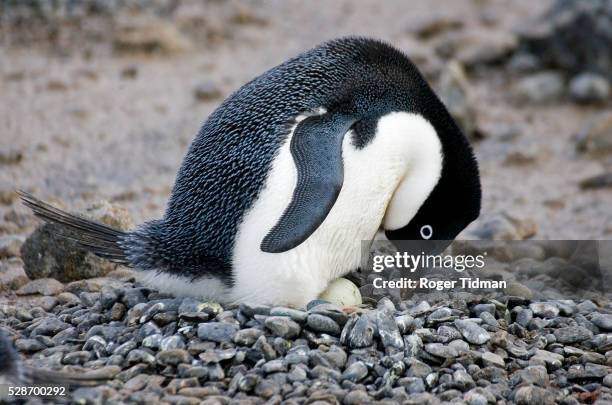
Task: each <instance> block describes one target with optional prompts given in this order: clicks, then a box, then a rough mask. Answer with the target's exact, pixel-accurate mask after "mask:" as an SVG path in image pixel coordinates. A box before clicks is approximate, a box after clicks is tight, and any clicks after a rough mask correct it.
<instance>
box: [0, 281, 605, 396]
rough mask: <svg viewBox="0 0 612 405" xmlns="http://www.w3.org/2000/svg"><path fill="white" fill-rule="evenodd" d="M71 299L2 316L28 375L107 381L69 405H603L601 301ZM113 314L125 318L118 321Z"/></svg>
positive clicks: (126, 289)
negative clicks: (346, 306)
mask: <svg viewBox="0 0 612 405" xmlns="http://www.w3.org/2000/svg"><path fill="white" fill-rule="evenodd" d="M60 284H61V283H60ZM62 287H64V286H63V285H62ZM90 287H91V288H93V289H96V287H95V286H93V285H91V286H90ZM60 290H61V291H62V292H58V293H57V294H56V295H55V296H46V297H44V298H46V299H49V298H57V297H58V296H60V295H61V294H65V292H63V290H65V288H61V289H58V291H60ZM87 294H99V295H97V296H95V297H97V299H84V297H88V295H87ZM79 297H80V299H77V300H74V299H71V300H67V299H56V301H57V302H55V303H54V305H52V306H49V309H48V310H44V309H41V308H40V307H38V306H35V303H37V302H39V301H37V299H40V298H38V297H32V298H31V300H32V301H31V302H32V306H31V307H27V306H23V305H18V306H5V307H3V308H2V309H1V311H0V320H1V321H2V324H3V325H6V326H5V327H6V328H8V329H10V330H12V332H13V333H11V334H12V335H14V336H17V337H18V338H17V339H16V340H15V347H16V348H17V350H18V351H19V352H20V353H21V355H22V356H23V357H24V358H25V359H26V360H25V361H26V364H31V365H33V366H35V367H43V368H53V369H64V370H65V371H69V372H74V371H75V370H79V371H78V373H79V374H81V375H82V374H84V373H85V374H86V373H102V374H103V375H105V378H108V379H109V380H111V381H109V383H108V384H105V385H103V386H99V387H81V388H78V387H73V388H72V390H71V394H70V395H71V398H72V399H73V400H75V401H76V400H79V401H81V400H82V401H91V402H104V401H107V402H120V401H123V402H138V401H146V400H150V401H158V400H160V399H161V400H163V401H166V402H171V401H174V402H178V403H192V402H193V403H197V402H199V401H204V400H207V401H210V402H211V403H212V402H220V403H228V402H229V401H231V400H235V401H249V400H254V399H256V398H259V399H256V402H260V401H261V400H262V399H263V400H271V401H276V402H278V401H282V400H291V401H292V403H306V402H307V401H310V402H316V401H328V402H329V401H331V402H336V401H338V402H340V403H344V404H349V403H355V404H357V403H363V402H374V401H377V400H383V399H387V400H393V401H396V402H401V403H421V401H426V402H427V401H429V403H437V402H438V401H464V402H466V403H469V404H487V403H495V402H504V401H505V402H506V403H533V404H535V403H546V401H552V402H551V403H555V402H562V401H565V403H571V401H580V398H583V397H582V396H581V395H585V393H587V392H595V391H597V395H598V398H599V399H601V400H610V399H612V388H611V386H612V380H611V379H610V375H611V374H612V368H611V365H612V351H606V350H608V349H605V347H607V345H609V344H610V343H611V342H612V334H610V333H609V330H610V320H611V317H612V306H611V305H610V304H603V305H602V303H601V302H599V303H595V302H593V301H590V300H583V301H571V300H561V301H560V300H556V301H555V300H549V301H535V300H534V301H531V300H529V299H525V298H521V299H519V298H518V297H508V296H506V297H504V296H500V297H498V298H496V299H486V298H482V297H479V296H476V295H473V294H470V293H462V294H460V295H456V296H452V295H451V296H449V297H447V298H444V296H438V297H434V296H433V295H432V296H430V297H429V299H428V300H427V301H425V300H411V299H407V300H403V301H395V302H393V301H391V300H389V299H388V298H382V299H380V300H379V301H378V302H377V303H375V305H363V306H361V307H360V308H356V310H355V309H353V311H351V312H350V313H349V312H345V311H343V310H342V308H340V307H337V306H335V305H333V304H328V303H320V302H319V303H316V305H315V304H312V305H310V309H309V310H304V309H294V308H283V307H265V306H251V305H240V306H239V307H228V308H225V307H222V306H220V305H219V304H216V303H210V302H201V301H198V300H195V299H193V298H184V299H181V298H176V299H174V298H165V297H163V296H162V295H160V294H159V293H157V292H155V291H151V290H148V289H144V288H141V287H140V286H139V285H138V284H133V283H131V282H126V283H124V285H123V287H121V288H119V289H114V290H110V289H106V288H102V291H101V292H100V291H87V290H85V291H82V292H81V293H80V295H79ZM92 297H93V296H92ZM126 297H131V298H126ZM116 305H121V306H124V307H125V308H126V309H127V310H125V311H124V312H123V313H122V315H121V314H119V315H117V314H116V313H115V311H114V308H116ZM198 313H199V314H202V315H204V316H203V317H202V318H199V317H197V316H194V315H193V314H198Z"/></svg>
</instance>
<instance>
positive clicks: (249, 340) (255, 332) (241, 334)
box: [234, 328, 264, 346]
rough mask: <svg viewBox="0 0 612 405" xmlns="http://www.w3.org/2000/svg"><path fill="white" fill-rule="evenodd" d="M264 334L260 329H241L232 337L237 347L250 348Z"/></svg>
mask: <svg viewBox="0 0 612 405" xmlns="http://www.w3.org/2000/svg"><path fill="white" fill-rule="evenodd" d="M263 334H264V333H263V331H262V330H260V329H255V328H247V329H241V330H239V331H238V332H236V334H235V335H234V343H236V344H237V345H239V346H252V345H253V343H255V342H256V341H257V339H259V337H260V336H262V335H263Z"/></svg>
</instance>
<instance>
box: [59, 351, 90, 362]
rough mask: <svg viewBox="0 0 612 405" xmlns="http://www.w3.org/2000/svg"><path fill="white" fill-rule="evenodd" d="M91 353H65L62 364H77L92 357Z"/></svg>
mask: <svg viewBox="0 0 612 405" xmlns="http://www.w3.org/2000/svg"><path fill="white" fill-rule="evenodd" d="M92 356H93V353H92V352H88V351H84V350H82V351H77V352H70V353H66V355H65V356H64V359H63V363H64V364H72V365H79V364H84V363H85V362H87V361H89V360H91V359H92Z"/></svg>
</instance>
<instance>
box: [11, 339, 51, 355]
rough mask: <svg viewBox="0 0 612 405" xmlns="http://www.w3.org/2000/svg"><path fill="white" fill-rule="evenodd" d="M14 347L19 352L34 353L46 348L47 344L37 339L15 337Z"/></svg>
mask: <svg viewBox="0 0 612 405" xmlns="http://www.w3.org/2000/svg"><path fill="white" fill-rule="evenodd" d="M15 348H16V349H17V350H19V351H20V352H21V353H34V352H39V351H41V350H43V349H46V348H47V346H45V345H44V344H42V343H41V342H40V341H39V340H38V339H17V340H16V341H15Z"/></svg>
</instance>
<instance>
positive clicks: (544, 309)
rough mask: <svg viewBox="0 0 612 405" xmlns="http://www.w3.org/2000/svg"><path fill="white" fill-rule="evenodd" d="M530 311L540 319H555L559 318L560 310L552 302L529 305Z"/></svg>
mask: <svg viewBox="0 0 612 405" xmlns="http://www.w3.org/2000/svg"><path fill="white" fill-rule="evenodd" d="M529 309H531V311H532V312H533V314H534V315H535V316H539V317H540V318H555V317H557V316H559V308H558V307H557V306H556V305H555V304H553V303H550V302H534V303H533V304H529Z"/></svg>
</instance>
